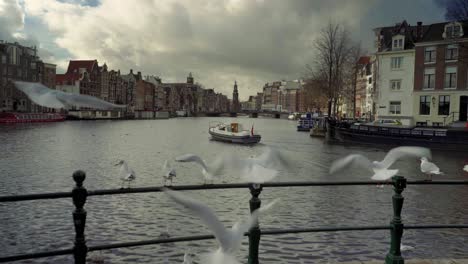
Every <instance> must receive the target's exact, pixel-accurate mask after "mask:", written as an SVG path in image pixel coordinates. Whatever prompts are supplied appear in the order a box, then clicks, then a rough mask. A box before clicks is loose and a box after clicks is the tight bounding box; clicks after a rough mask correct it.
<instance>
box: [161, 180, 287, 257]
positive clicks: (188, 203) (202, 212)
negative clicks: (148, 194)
mask: <svg viewBox="0 0 468 264" xmlns="http://www.w3.org/2000/svg"><path fill="white" fill-rule="evenodd" d="M163 190H164V193H165V194H167V195H168V196H169V197H170V198H171V199H172V200H174V201H175V202H176V203H178V204H181V205H183V206H184V207H185V208H186V209H187V210H188V211H189V212H190V213H192V214H193V215H195V216H197V217H199V218H200V220H201V221H202V223H203V224H204V225H205V226H206V227H208V228H209V229H210V230H211V232H212V233H213V234H214V236H215V237H216V240H217V241H218V244H219V248H218V250H217V251H216V252H214V253H211V254H209V257H208V259H209V263H217V264H218V263H237V261H236V262H232V261H235V258H234V257H233V256H234V254H235V253H236V252H237V251H238V250H239V248H240V246H241V242H242V238H243V237H244V233H246V232H247V231H249V230H250V229H251V228H252V227H253V226H254V225H255V224H256V222H257V220H258V216H259V214H262V213H264V212H265V211H267V210H269V209H271V208H272V207H273V205H274V204H275V203H276V202H277V201H278V200H279V199H276V200H274V201H273V202H271V203H269V204H267V205H266V206H263V207H261V208H260V209H258V210H255V211H254V212H252V214H250V215H249V216H248V217H247V218H246V219H244V221H239V222H236V223H235V224H234V225H233V226H232V228H231V229H227V228H226V227H224V225H223V223H221V221H220V220H219V219H218V217H217V216H216V215H215V213H214V211H213V210H212V209H211V208H209V207H208V206H206V205H205V204H203V203H201V202H199V201H196V200H194V199H192V198H190V197H187V196H185V195H183V194H181V193H180V192H175V191H171V190H169V189H167V188H164V189H163ZM220 260H225V261H221V262H220ZM230 261H231V262H230ZM203 263H206V262H203Z"/></svg>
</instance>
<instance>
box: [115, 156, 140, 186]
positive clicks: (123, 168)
mask: <svg viewBox="0 0 468 264" xmlns="http://www.w3.org/2000/svg"><path fill="white" fill-rule="evenodd" d="M115 166H120V179H121V180H122V185H121V189H123V187H124V183H125V182H127V184H128V185H127V187H128V188H130V184H131V182H132V181H134V180H135V178H136V173H135V171H134V170H132V169H130V168H129V167H128V165H127V162H125V160H121V161H119V162H118V163H117V164H115Z"/></svg>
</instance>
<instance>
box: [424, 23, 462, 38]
mask: <svg viewBox="0 0 468 264" xmlns="http://www.w3.org/2000/svg"><path fill="white" fill-rule="evenodd" d="M454 22H459V23H461V24H462V27H463V33H464V36H463V37H461V38H468V20H464V21H454ZM449 23H451V22H443V23H435V24H431V25H429V26H428V27H427V30H426V31H425V32H424V35H423V37H422V39H421V41H420V42H429V41H442V40H445V39H444V38H443V36H442V34H443V33H444V30H445V25H447V24H449Z"/></svg>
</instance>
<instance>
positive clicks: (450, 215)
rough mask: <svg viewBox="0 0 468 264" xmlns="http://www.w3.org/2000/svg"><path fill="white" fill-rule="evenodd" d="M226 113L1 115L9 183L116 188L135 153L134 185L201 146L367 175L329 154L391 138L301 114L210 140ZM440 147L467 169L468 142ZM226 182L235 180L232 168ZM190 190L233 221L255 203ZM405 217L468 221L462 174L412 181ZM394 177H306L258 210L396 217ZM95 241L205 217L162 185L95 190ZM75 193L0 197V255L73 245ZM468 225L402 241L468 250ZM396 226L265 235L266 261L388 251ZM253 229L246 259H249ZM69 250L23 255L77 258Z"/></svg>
mask: <svg viewBox="0 0 468 264" xmlns="http://www.w3.org/2000/svg"><path fill="white" fill-rule="evenodd" d="M214 120H219V121H229V120H232V119H229V118H226V119H223V118H211V119H210V118H185V119H170V120H148V121H143V120H135V121H87V122H63V123H56V124H28V125H15V126H1V127H0V195H13V194H27V193H41V192H54V191H67V190H71V188H72V187H73V184H74V183H73V181H72V178H71V175H72V173H73V171H74V170H77V169H82V170H84V171H86V173H87V178H86V181H85V186H86V188H88V189H90V190H91V189H104V188H117V187H119V186H120V182H119V178H118V170H117V168H116V167H114V166H113V164H114V163H115V162H116V160H118V159H124V160H126V161H127V162H128V163H129V165H130V167H132V168H133V169H134V170H135V171H136V173H137V180H136V182H135V183H134V184H133V186H157V185H160V184H161V182H162V179H161V177H160V175H161V173H160V169H161V166H162V164H163V162H164V160H165V159H172V158H174V157H175V156H177V155H180V154H184V153H188V152H189V153H195V154H199V155H201V156H202V157H203V158H204V159H205V160H207V161H209V160H211V159H213V158H214V157H216V155H218V154H219V153H222V152H227V151H228V152H234V153H236V154H238V155H242V156H245V157H248V156H252V155H257V154H260V153H262V152H263V150H264V149H265V147H267V146H272V147H278V148H280V149H281V150H282V151H283V152H284V154H285V155H288V156H289V157H290V158H291V159H292V160H294V165H295V166H294V168H293V169H292V170H290V171H283V172H281V174H280V176H279V177H278V178H277V179H276V180H277V181H304V180H311V181H340V180H367V179H368V178H369V176H370V173H369V172H361V171H358V170H355V169H352V170H348V171H346V172H344V173H340V174H336V175H329V174H328V173H327V172H328V167H329V165H330V163H331V162H332V161H333V160H334V159H336V158H339V157H341V156H343V155H346V154H349V153H363V154H365V155H367V156H369V157H373V158H375V159H380V158H382V157H383V156H384V155H385V151H387V150H386V149H385V148H379V147H375V148H373V147H368V146H367V147H359V146H342V145H327V144H324V143H323V142H322V140H321V139H316V138H310V137H309V135H308V133H301V132H296V131H295V123H294V122H291V121H287V120H278V119H267V118H265V119H263V118H258V119H248V118H238V120H240V121H241V122H242V123H244V124H245V125H247V126H250V125H251V124H252V123H253V122H255V129H256V130H257V131H258V132H259V133H261V135H262V142H261V144H258V145H256V146H253V147H250V146H239V145H230V144H225V143H220V142H216V141H211V140H210V139H209V135H208V133H207V126H208V123H209V122H210V121H214ZM433 159H434V161H435V162H436V163H438V164H439V165H440V167H441V170H442V171H444V172H445V173H446V175H445V176H441V177H444V178H447V179H460V180H461V179H467V178H468V175H466V173H464V172H463V171H462V167H463V165H464V164H466V163H468V156H467V154H463V153H448V152H434V153H433ZM173 165H174V166H175V167H176V169H177V173H178V174H177V178H176V179H175V181H174V184H201V183H203V180H202V176H201V173H200V171H199V170H198V168H197V167H196V166H195V164H190V163H177V164H173ZM395 167H398V168H399V169H400V174H401V175H404V176H407V177H408V178H410V179H422V178H423V176H422V175H421V174H420V173H419V172H418V171H419V170H418V168H419V162H418V161H417V160H405V161H400V162H398V163H397V164H396V165H395ZM221 181H222V182H228V183H233V182H238V175H236V174H235V172H231V173H228V174H226V175H225V176H224V178H222V180H221ZM185 194H187V195H190V196H192V197H194V198H197V199H200V200H202V201H204V202H206V203H207V204H208V205H209V206H211V207H212V208H213V209H214V210H215V211H216V212H217V214H218V215H219V217H220V218H221V219H222V221H223V222H225V223H226V225H231V224H232V223H234V222H235V221H236V220H237V219H239V218H240V217H242V216H245V215H247V214H248V205H249V204H248V200H249V198H250V194H249V191H248V190H243V189H238V190H206V191H190V192H186V193H185ZM403 194H404V196H405V198H406V199H405V204H404V208H403V221H404V223H405V224H431V223H445V224H456V223H459V224H462V223H468V219H467V215H468V203H467V201H468V188H467V187H463V186H459V187H457V186H409V187H408V188H407V189H406V190H405V191H404V193H403ZM391 195H392V190H391V188H384V189H379V188H376V187H375V186H346V187H307V188H305V187H304V188H292V187H289V188H275V189H271V188H270V189H268V188H267V189H264V191H263V192H262V194H261V198H262V200H263V201H264V202H268V201H271V200H272V199H274V198H276V197H280V198H281V202H280V203H279V205H278V206H277V207H276V208H275V209H274V210H273V212H271V213H270V214H269V215H266V216H265V217H263V218H262V219H261V228H263V229H265V230H266V229H273V228H300V227H324V226H353V225H384V224H388V223H389V221H390V220H391V215H392V205H391ZM85 207H86V210H87V212H88V218H87V223H86V236H87V243H88V245H97V244H103V243H116V242H130V241H137V240H148V239H155V238H157V237H158V236H159V235H160V234H161V232H164V231H165V230H166V229H167V230H169V233H170V234H171V236H186V235H195V234H207V233H208V230H207V229H206V228H205V227H204V226H203V225H202V224H201V223H200V221H199V220H198V219H196V218H194V217H192V216H190V215H185V214H184V211H183V210H182V211H181V210H180V209H181V208H179V207H178V206H175V205H174V204H173V203H172V202H171V201H169V200H168V199H167V198H166V196H165V195H164V194H161V193H145V194H132V195H113V196H102V197H96V196H94V197H89V198H88V201H87V203H86V206H85ZM72 210H73V205H72V202H71V200H69V199H59V200H43V201H27V202H16V203H3V204H0V234H1V236H0V248H1V253H0V255H1V256H6V255H13V254H22V253H30V252H38V251H46V250H55V249H59V248H70V247H72V246H73V239H74V230H73V226H72V216H71V212H72ZM467 239H468V231H462V230H417V231H405V233H404V237H403V243H404V244H405V245H410V246H414V247H415V249H414V250H412V251H407V252H404V256H405V257H407V258H468V250H467V247H466V242H467ZM389 241H390V236H389V231H365V232H354V231H353V232H329V233H314V234H299V235H297V234H289V235H280V236H263V237H262V238H261V244H260V256H261V262H262V263H327V262H340V261H352V260H370V259H381V260H383V258H384V257H385V254H386V253H387V252H388V248H389ZM215 248H216V244H215V241H212V240H209V241H198V242H183V243H173V244H167V245H157V246H143V247H133V248H126V249H115V250H104V251H102V252H92V253H90V254H89V256H90V260H93V259H97V258H103V259H104V260H105V263H163V261H164V260H165V259H168V260H170V262H171V263H181V262H182V259H183V254H184V252H185V251H186V250H187V249H190V250H191V252H193V253H195V254H199V253H203V252H207V251H208V250H212V249H215ZM246 255H247V239H245V241H244V245H243V247H242V250H241V252H240V253H239V254H238V259H241V260H243V263H246V258H245V257H246ZM71 262H72V259H71V257H69V256H64V257H55V258H45V259H38V260H34V261H24V262H18V263H71Z"/></svg>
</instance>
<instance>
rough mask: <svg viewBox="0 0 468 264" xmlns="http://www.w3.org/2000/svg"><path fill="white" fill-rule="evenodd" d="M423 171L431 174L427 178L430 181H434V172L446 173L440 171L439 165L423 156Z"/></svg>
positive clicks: (437, 173) (438, 173)
mask: <svg viewBox="0 0 468 264" xmlns="http://www.w3.org/2000/svg"><path fill="white" fill-rule="evenodd" d="M421 172H422V173H424V174H426V175H428V176H429V178H428V179H427V180H428V181H432V175H433V174H436V175H440V174H444V173H443V172H441V171H440V169H439V167H437V165H435V164H434V163H432V162H430V161H429V160H428V159H427V158H426V157H422V158H421Z"/></svg>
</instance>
